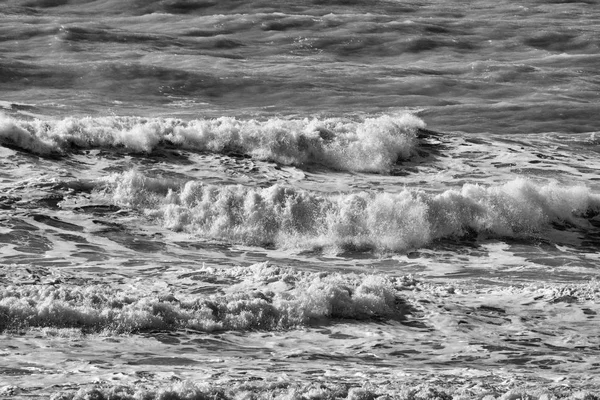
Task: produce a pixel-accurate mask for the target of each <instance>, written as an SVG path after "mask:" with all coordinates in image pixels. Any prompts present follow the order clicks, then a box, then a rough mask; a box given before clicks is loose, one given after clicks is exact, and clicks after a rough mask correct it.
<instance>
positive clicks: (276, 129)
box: [0, 114, 425, 172]
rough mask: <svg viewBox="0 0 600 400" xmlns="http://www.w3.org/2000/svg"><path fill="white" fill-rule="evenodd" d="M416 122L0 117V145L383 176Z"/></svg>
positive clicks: (410, 141) (408, 118) (412, 136)
mask: <svg viewBox="0 0 600 400" xmlns="http://www.w3.org/2000/svg"><path fill="white" fill-rule="evenodd" d="M424 126H425V124H424V123H423V121H421V120H420V119H419V118H417V117H415V116H413V115H411V114H404V115H400V116H390V115H385V116H380V117H377V118H367V119H365V120H363V121H359V122H355V121H348V120H344V119H340V118H329V119H323V120H319V119H312V120H309V119H302V120H300V119H298V120H293V119H281V118H271V119H268V120H265V121H259V120H240V119H236V118H233V117H221V118H217V119H199V120H192V121H189V122H186V121H182V120H177V119H158V118H155V119H143V118H135V117H104V118H66V119H64V120H59V121H43V120H33V121H22V120H16V119H13V118H10V117H1V116H0V142H2V143H4V144H9V145H13V146H16V147H18V148H21V149H23V150H26V151H30V152H33V153H36V154H42V155H49V154H56V155H60V154H62V155H65V154H68V153H69V152H72V151H76V149H92V148H105V149H115V150H117V149H118V150H120V151H125V152H133V153H151V152H152V151H154V150H156V149H159V148H160V147H161V146H162V147H164V146H176V147H177V148H180V149H185V150H192V151H207V152H214V153H232V152H233V153H239V154H244V155H248V156H251V157H253V158H256V159H260V160H270V161H274V162H277V163H281V164H286V165H304V164H311V163H318V164H322V165H325V166H327V167H330V168H334V169H340V170H349V171H371V172H387V171H389V169H390V168H391V167H392V166H393V165H394V163H396V162H397V161H398V160H399V159H406V158H408V157H410V155H411V154H412V153H413V151H414V149H415V147H416V134H417V129H418V128H423V127H424Z"/></svg>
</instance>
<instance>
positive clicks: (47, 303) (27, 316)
mask: <svg viewBox="0 0 600 400" xmlns="http://www.w3.org/2000/svg"><path fill="white" fill-rule="evenodd" d="M215 273H216V274H219V275H228V276H229V277H231V278H235V279H236V280H238V281H248V282H263V287H260V288H259V289H257V290H253V291H249V290H246V289H243V290H240V291H236V292H233V293H229V294H224V295H201V294H197V295H193V296H189V295H188V296H186V295H183V296H184V297H182V294H181V293H178V294H176V295H173V294H164V295H163V296H162V297H159V296H157V295H156V294H144V293H140V294H136V293H131V292H124V291H122V290H119V289H118V288H113V287H111V286H107V285H86V286H69V285H60V286H58V287H54V286H48V285H33V286H9V287H5V288H2V289H0V331H2V330H7V329H8V330H10V329H13V330H14V329H17V330H18V329H28V328H32V327H51V328H77V329H81V330H83V331H84V332H100V331H110V332H117V333H123V332H128V333H129V332H138V331H145V330H153V329H166V330H175V329H195V330H200V331H206V332H211V331H221V330H248V329H261V330H276V329H288V328H293V327H296V326H302V325H307V324H310V323H312V322H314V321H320V320H327V319H334V318H347V319H366V318H372V317H385V318H392V317H400V316H401V313H402V312H403V310H402V306H401V304H400V303H399V302H398V301H397V296H398V293H397V291H398V290H399V289H397V288H396V287H401V286H403V285H404V284H410V282H409V281H410V280H402V279H394V278H387V277H383V276H378V275H341V274H324V273H309V272H299V271H296V270H293V269H291V268H280V267H275V266H270V265H268V264H267V263H260V264H255V265H253V266H251V267H247V268H243V267H239V268H230V269H228V270H226V271H215V270H214V269H210V268H209V269H199V270H197V271H195V272H194V273H193V274H194V275H195V276H194V280H195V281H198V280H200V281H201V280H202V277H203V276H205V277H207V278H206V279H207V280H208V281H210V278H211V277H212V276H214V274H215ZM184 278H185V276H182V277H181V279H184ZM405 281H406V282H405ZM264 282H269V283H274V282H278V283H279V284H280V285H283V286H284V287H285V288H286V290H285V291H282V292H277V291H275V292H274V291H273V290H272V289H273V287H274V286H273V285H270V286H268V285H264ZM259 286H260V285H259Z"/></svg>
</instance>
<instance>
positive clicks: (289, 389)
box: [52, 378, 597, 400]
mask: <svg viewBox="0 0 600 400" xmlns="http://www.w3.org/2000/svg"><path fill="white" fill-rule="evenodd" d="M454 380H456V378H454V379H453V381H454ZM436 381H437V382H440V383H441V379H440V378H437V379H436ZM471 383H472V385H471V386H474V388H473V389H472V390H471V391H465V389H464V388H461V387H460V385H458V384H454V385H452V384H450V383H449V382H444V384H442V385H440V386H439V387H438V386H436V385H434V384H428V383H425V382H418V383H415V384H403V383H393V382H386V383H385V384H378V385H374V384H369V383H368V382H367V383H364V384H363V385H362V386H355V385H353V384H348V383H337V382H328V381H326V380H319V382H318V383H315V382H313V383H308V382H290V381H287V380H282V381H279V382H261V381H259V382H241V383H238V382H235V383H230V384H228V385H224V384H218V383H217V384H215V383H214V382H197V383H192V382H189V381H184V382H178V383H175V384H169V385H164V386H162V387H157V388H144V387H140V386H137V385H136V386H133V385H131V386H123V385H119V386H116V385H115V386H109V387H91V388H82V389H80V390H78V391H76V392H75V391H64V392H62V393H57V394H55V395H54V396H53V397H52V399H53V400H84V399H90V398H93V399H99V400H104V399H113V400H135V399H172V400H195V399H207V398H210V399H213V398H216V399H224V400H225V399H277V400H296V399H306V398H309V399H315V400H324V399H347V400H367V399H375V398H379V397H385V398H394V399H399V400H437V399H452V398H459V399H486V400H494V399H501V400H517V399H531V400H546V399H554V398H557V396H556V395H554V394H553V392H554V391H556V390H551V389H553V388H551V386H547V387H544V386H541V385H536V386H537V387H536V386H533V387H532V385H531V384H529V385H527V386H528V387H527V388H523V389H516V388H513V389H508V388H503V389H504V390H503V392H500V393H498V392H497V390H498V389H496V390H494V391H492V390H490V389H486V388H485V386H486V385H479V384H478V383H480V382H478V380H477V379H473V380H472V382H471ZM494 386H495V385H494ZM499 389H500V388H499ZM465 392H466V393H465ZM557 392H558V391H557ZM562 392H563V393H560V394H561V396H560V398H565V399H573V400H593V399H596V398H597V396H596V395H595V394H593V393H592V392H589V391H581V390H577V389H573V390H569V391H568V392H566V393H565V390H564V389H563V391H562Z"/></svg>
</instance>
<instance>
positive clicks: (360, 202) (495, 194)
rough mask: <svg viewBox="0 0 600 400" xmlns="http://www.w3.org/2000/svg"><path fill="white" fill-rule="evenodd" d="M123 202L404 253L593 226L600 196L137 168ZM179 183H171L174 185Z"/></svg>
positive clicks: (202, 231)
mask: <svg viewBox="0 0 600 400" xmlns="http://www.w3.org/2000/svg"><path fill="white" fill-rule="evenodd" d="M109 182H110V183H109V188H108V192H109V195H110V196H112V199H113V201H114V202H115V203H117V204H119V205H125V206H133V207H137V208H139V209H141V210H144V211H145V212H146V213H147V214H148V215H149V216H152V217H155V218H158V220H159V221H160V222H161V223H162V224H163V225H164V226H165V227H167V228H169V229H172V230H175V231H185V232H189V233H193V234H196V235H199V236H202V237H210V238H221V239H224V240H227V241H233V242H238V243H246V244H252V245H261V246H273V245H274V246H277V247H283V248H294V247H300V248H302V247H304V248H305V247H329V248H333V249H340V248H341V249H352V250H378V251H405V250H408V249H412V248H418V247H422V246H426V245H428V244H430V243H432V241H434V240H437V239H442V238H450V237H462V236H464V235H467V234H473V233H475V234H479V235H484V236H491V237H503V236H508V237H531V236H532V235H533V236H535V235H537V234H540V233H542V232H544V231H545V230H547V229H549V228H550V227H551V224H553V223H554V224H571V225H574V226H576V227H579V228H580V229H583V230H585V229H587V228H588V227H589V223H588V221H587V220H586V218H593V217H594V216H595V215H597V213H598V212H600V194H597V193H593V192H591V191H590V190H589V189H588V188H586V187H584V186H575V187H564V186H560V185H558V184H556V183H548V184H536V183H534V182H532V181H530V180H526V179H517V180H514V181H510V182H508V183H505V184H502V185H498V186H489V187H486V186H481V185H473V184H465V185H464V186H463V187H462V188H461V189H451V190H446V191H444V192H442V193H439V194H435V193H427V192H424V191H421V190H415V189H405V190H403V191H401V192H399V193H393V194H392V193H385V192H358V193H351V194H338V195H329V196H327V195H322V194H318V193H314V192H309V191H305V190H300V189H295V188H292V187H288V186H283V185H274V186H271V187H267V188H249V187H245V186H241V185H238V186H233V185H210V184H204V183H203V182H201V181H189V182H186V183H184V184H182V185H181V186H180V187H178V188H176V187H175V186H174V184H173V182H169V181H166V180H162V179H151V178H147V177H144V176H143V175H142V174H140V173H138V172H135V171H129V172H126V173H124V174H119V175H115V176H113V177H112V178H111V179H109ZM169 185H170V186H169Z"/></svg>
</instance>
